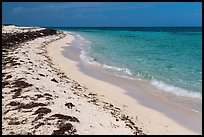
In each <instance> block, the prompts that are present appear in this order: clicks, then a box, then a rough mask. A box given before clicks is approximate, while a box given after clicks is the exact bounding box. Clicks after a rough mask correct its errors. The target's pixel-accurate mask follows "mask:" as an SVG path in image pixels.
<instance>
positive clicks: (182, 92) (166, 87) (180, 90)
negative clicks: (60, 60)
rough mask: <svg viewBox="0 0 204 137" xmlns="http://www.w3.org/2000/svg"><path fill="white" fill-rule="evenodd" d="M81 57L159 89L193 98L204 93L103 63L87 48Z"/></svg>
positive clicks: (116, 74)
mask: <svg viewBox="0 0 204 137" xmlns="http://www.w3.org/2000/svg"><path fill="white" fill-rule="evenodd" d="M77 37H79V38H80V39H82V40H83V41H84V42H87V43H90V42H89V41H87V40H85V39H84V38H83V37H82V36H80V35H78V34H77ZM89 48H90V47H89ZM79 57H80V59H81V60H82V61H85V62H86V63H89V64H92V65H95V66H99V67H102V68H103V69H105V70H108V71H110V72H113V73H112V74H114V75H115V76H119V77H124V78H128V79H133V80H134V79H137V80H142V79H149V80H150V83H151V84H152V85H153V86H155V87H156V88H157V89H160V90H163V91H166V92H169V93H173V94H175V95H178V96H185V97H192V98H202V93H199V92H195V91H188V90H185V89H183V88H179V87H175V86H173V85H169V84H166V83H164V82H163V81H159V80H156V79H154V78H153V77H151V76H150V75H149V74H145V75H144V74H143V75H142V74H140V73H137V75H135V74H134V73H133V72H132V71H131V70H129V69H128V68H123V67H117V66H110V65H107V64H103V63H100V62H98V61H97V60H96V59H95V58H93V57H90V56H89V55H88V53H87V52H86V50H85V49H83V48H81V53H80V55H79Z"/></svg>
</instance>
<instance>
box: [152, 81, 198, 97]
mask: <svg viewBox="0 0 204 137" xmlns="http://www.w3.org/2000/svg"><path fill="white" fill-rule="evenodd" d="M151 84H152V85H153V86H155V87H156V88H157V89H160V90H163V91H166V92H170V93H173V94H175V95H178V96H185V97H193V98H202V94H201V93H199V92H195V91H188V90H185V89H182V88H179V87H175V86H172V85H168V84H166V83H164V82H162V81H158V80H156V79H153V80H151Z"/></svg>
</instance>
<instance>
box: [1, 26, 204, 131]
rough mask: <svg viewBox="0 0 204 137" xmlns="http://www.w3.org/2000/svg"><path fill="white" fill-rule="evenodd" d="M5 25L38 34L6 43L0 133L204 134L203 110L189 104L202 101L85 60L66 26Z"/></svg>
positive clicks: (11, 29) (18, 31) (7, 30)
mask: <svg viewBox="0 0 204 137" xmlns="http://www.w3.org/2000/svg"><path fill="white" fill-rule="evenodd" d="M28 30H29V31H28ZM2 31H3V32H2V34H5V37H6V36H7V35H8V38H7V39H9V36H13V34H14V33H15V34H16V36H19V34H23V36H24V35H25V37H27V36H26V35H30V33H31V34H35V35H36V36H33V35H32V37H34V38H33V39H32V38H29V40H27V41H26V40H25V41H24V40H22V41H21V40H19V41H20V42H19V44H18V43H17V44H15V45H17V46H16V48H14V49H13V48H9V49H8V48H7V47H6V48H3V63H2V74H3V76H2V83H3V84H2V85H3V87H2V134H3V135H8V134H15V135H16V134H21V135H22V134H23V135H26V134H27V135H51V134H54V135H64V134H67V135H86V134H92V135H94V134H111V135H116V134H118V135H121V134H124V135H126V134H128V135H129V134H130V135H134V134H137V135H143V134H147V135H149V134H160V135H165V134H185V135H187V134H202V129H201V128H202V110H200V111H198V112H197V111H192V110H193V109H195V108H199V103H200V102H196V101H195V100H193V99H188V98H184V99H182V100H181V99H180V97H178V98H175V97H174V96H173V97H171V95H169V94H165V93H162V94H161V93H160V92H159V91H158V90H157V89H154V88H151V87H149V86H147V83H145V82H144V81H134V83H131V81H128V80H127V79H125V78H117V77H116V76H112V75H109V74H108V73H105V72H103V71H102V70H100V68H97V67H94V66H90V65H89V64H86V63H84V62H83V61H81V60H80V58H79V54H80V50H78V49H77V48H75V47H73V46H71V42H72V41H73V40H74V36H73V35H72V34H71V33H65V32H62V31H49V29H46V28H26V27H22V28H21V27H14V26H12V27H9V26H5V27H3V29H2ZM28 32H29V34H28ZM6 33H8V34H7V35H6ZM7 39H6V40H7ZM25 39H28V38H25ZM6 40H5V41H6ZM5 43H6V42H5ZM7 43H8V42H7ZM10 45H14V44H10ZM8 46H9V44H8ZM131 85H135V86H133V87H131ZM133 90H134V91H137V92H133ZM170 98H174V100H175V102H176V103H171V101H170ZM168 99H169V100H168ZM179 100H181V101H183V102H185V103H183V102H179ZM190 100H192V101H193V102H195V106H192V105H190V103H189V101H190ZM180 104H182V105H180ZM189 106H190V107H189Z"/></svg>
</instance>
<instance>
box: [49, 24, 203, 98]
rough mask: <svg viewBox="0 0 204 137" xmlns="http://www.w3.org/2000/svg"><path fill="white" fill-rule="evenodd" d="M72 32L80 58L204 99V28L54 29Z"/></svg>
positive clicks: (118, 72)
mask: <svg viewBox="0 0 204 137" xmlns="http://www.w3.org/2000/svg"><path fill="white" fill-rule="evenodd" d="M52 29H56V30H63V31H68V32H71V33H72V34H73V35H74V36H75V40H74V41H73V45H75V46H78V47H79V48H80V49H81V54H80V58H81V59H82V60H83V61H84V62H87V63H90V64H92V65H98V66H101V67H103V68H104V69H105V70H108V71H109V72H110V73H111V74H113V75H120V76H121V77H126V78H129V79H144V80H148V81H149V82H150V84H152V85H154V86H155V87H156V88H158V89H161V90H163V91H166V92H171V93H173V94H176V95H180V96H188V97H193V98H202V97H201V96H202V28H201V27H136V28H52Z"/></svg>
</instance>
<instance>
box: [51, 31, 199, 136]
mask: <svg viewBox="0 0 204 137" xmlns="http://www.w3.org/2000/svg"><path fill="white" fill-rule="evenodd" d="M65 33H66V32H65ZM71 35H72V34H71V33H70V34H68V33H67V37H72V40H71V41H73V39H74V37H73V36H71ZM71 41H70V40H69V42H67V39H66V38H65V39H64V40H62V41H61V42H59V43H56V44H55V45H58V46H55V47H54V46H50V47H49V48H48V51H50V52H49V55H50V56H51V57H52V59H53V61H54V62H55V64H57V65H58V66H59V67H60V68H61V70H63V71H64V72H65V73H66V74H67V75H69V76H71V77H73V79H76V80H77V81H80V82H81V83H83V84H85V85H87V86H88V87H89V88H90V89H92V90H94V91H95V92H99V93H100V94H101V95H103V96H106V98H109V100H111V101H113V102H115V103H116V104H117V105H119V106H124V104H126V105H125V106H126V107H125V108H124V109H126V111H128V112H130V113H131V114H133V115H134V113H135V112H136V114H139V113H140V112H143V111H144V112H147V113H146V114H144V113H141V114H140V115H139V117H140V118H141V117H142V118H141V121H142V120H143V121H146V122H141V121H140V122H141V123H140V122H139V123H140V125H141V126H143V127H144V128H146V129H147V132H149V133H150V134H194V133H195V134H201V130H202V129H201V128H202V122H201V119H202V116H201V115H202V112H200V111H198V112H196V111H193V110H194V109H193V108H192V109H191V110H190V109H189V108H188V107H189V106H188V105H190V104H191V103H190V104H188V103H187V102H189V100H191V99H189V98H183V97H179V98H174V97H175V96H174V95H173V96H171V95H170V94H168V93H161V92H159V90H157V89H155V88H152V87H149V86H147V83H145V82H144V81H139V80H138V81H137V82H135V81H134V82H130V81H128V80H127V79H125V78H118V77H117V76H111V75H109V74H107V73H104V72H103V70H101V69H100V68H99V67H96V66H95V67H93V66H90V65H89V64H86V63H83V62H82V61H81V60H80V58H79V55H80V50H79V49H77V48H75V47H74V46H70V44H71ZM53 50H54V51H56V52H55V53H53V52H51V51H53ZM62 62H63V63H62ZM65 62H66V64H65ZM68 68H71V69H70V70H72V71H69V72H68V71H66V70H67V69H68ZM118 79H120V80H118ZM135 84H136V85H135ZM133 85H134V86H133ZM135 88H136V89H135ZM112 90H114V91H112ZM110 91H111V92H112V93H111V92H110ZM135 91H137V92H135ZM149 93H150V94H149ZM116 94H117V95H116ZM169 98H171V99H173V100H174V101H179V102H178V103H176V104H175V103H172V102H171V101H172V100H171V99H169ZM181 98H183V100H182V99H181ZM180 99H181V100H182V101H181V100H180ZM120 100H123V102H120ZM191 101H192V100H191ZM194 101H195V100H194ZM195 102H196V101H195ZM134 103H135V104H134ZM179 103H181V104H182V103H183V104H184V105H183V104H182V105H178V104H179ZM185 103H187V104H185ZM196 103H197V104H196V106H192V107H200V106H199V103H200V102H196ZM131 105H132V106H131ZM201 105H202V104H201ZM133 106H134V107H137V108H134V107H133ZM139 108H140V109H141V110H140V111H139V112H138V111H137V110H139ZM186 108H187V109H186ZM150 110H151V111H152V112H153V113H152V112H151V111H150ZM131 111H132V112H131ZM201 111H202V110H201ZM150 113H151V115H152V116H148V117H147V114H150ZM157 113H159V114H158V116H161V117H163V118H164V119H165V120H164V119H163V120H164V121H165V122H164V123H166V122H167V123H168V124H167V125H166V126H167V127H168V128H166V130H164V131H161V127H159V128H158V131H153V130H151V129H150V128H148V126H150V125H151V124H149V122H150V123H151V122H153V123H154V122H155V124H156V126H157V127H158V126H159V124H158V123H159V122H158V121H155V120H153V118H156V117H157V116H156V115H154V114H157ZM142 114H144V116H141V115H142ZM185 114H187V115H185ZM180 117H181V118H180ZM159 121H160V120H159ZM160 122H161V121H160ZM170 123H174V124H170ZM173 125H174V126H173ZM175 125H176V126H178V128H177V129H176V128H175ZM154 126H155V125H154ZM160 126H161V125H160ZM175 129H176V130H175ZM173 130H175V131H173ZM167 131H168V132H167Z"/></svg>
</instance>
